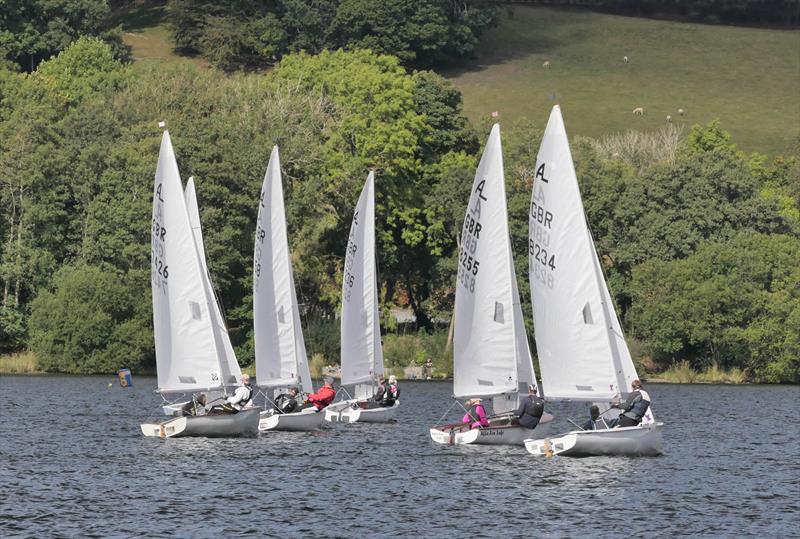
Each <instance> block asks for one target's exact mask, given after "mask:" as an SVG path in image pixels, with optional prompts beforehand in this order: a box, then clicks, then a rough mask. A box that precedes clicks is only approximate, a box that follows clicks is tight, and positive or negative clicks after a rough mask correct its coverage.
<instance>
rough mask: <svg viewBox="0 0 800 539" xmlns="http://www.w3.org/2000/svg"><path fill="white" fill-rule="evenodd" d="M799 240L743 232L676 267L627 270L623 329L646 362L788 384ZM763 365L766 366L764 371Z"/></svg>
mask: <svg viewBox="0 0 800 539" xmlns="http://www.w3.org/2000/svg"><path fill="white" fill-rule="evenodd" d="M798 256H800V239H798V238H796V237H792V236H783V235H769V236H768V235H764V234H756V233H750V232H743V233H740V234H738V235H737V236H735V237H733V238H731V239H730V240H728V241H724V242H715V243H707V244H704V245H703V246H701V247H700V248H699V249H698V250H697V252H696V253H694V254H693V255H691V256H689V257H687V258H685V259H683V260H673V261H670V262H662V261H660V260H658V259H651V260H649V261H647V262H645V263H643V264H641V265H640V266H637V267H636V268H635V269H634V276H633V282H632V285H631V288H632V291H633V307H632V308H631V311H630V317H629V318H630V320H629V321H630V323H631V326H632V328H633V329H634V332H635V335H636V336H637V337H639V338H642V339H646V340H647V343H648V346H649V348H650V352H651V353H652V355H653V357H654V359H655V360H656V361H657V362H658V363H660V364H661V365H662V366H663V365H669V364H671V363H672V362H674V361H677V360H679V359H681V358H686V359H688V360H690V361H691V364H692V366H693V367H695V368H704V367H707V366H709V365H710V364H711V363H712V362H713V363H714V364H717V365H719V366H721V367H723V368H730V367H734V366H738V367H741V368H743V369H745V370H746V371H747V372H748V373H749V374H750V376H752V377H753V378H755V379H756V380H767V381H784V382H789V381H796V380H797V377H798V375H800V370H798V366H800V365H799V364H798V362H797V354H796V353H795V352H796V343H797V342H798V332H799V331H800V329H798V328H799V326H797V325H792V324H791V321H792V320H793V319H794V318H796V317H797V314H796V313H797V312H798V309H799V308H800V286H799V285H800V270H799V269H798V266H797V260H798ZM771 364H774V365H773V366H771V367H770V365H771Z"/></svg>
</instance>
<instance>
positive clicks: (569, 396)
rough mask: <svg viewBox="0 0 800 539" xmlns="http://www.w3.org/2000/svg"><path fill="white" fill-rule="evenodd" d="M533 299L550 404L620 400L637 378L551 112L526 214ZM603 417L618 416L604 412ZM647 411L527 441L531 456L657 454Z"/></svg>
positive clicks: (557, 116) (558, 121)
mask: <svg viewBox="0 0 800 539" xmlns="http://www.w3.org/2000/svg"><path fill="white" fill-rule="evenodd" d="M528 245H529V253H528V261H529V266H530V280H531V297H532V301H533V314H534V330H535V337H536V349H537V351H538V356H539V367H540V368H541V371H542V372H541V374H542V384H543V386H544V390H545V393H546V395H547V398H548V399H549V400H569V401H586V402H594V403H597V404H598V406H599V407H600V409H601V410H604V409H608V408H610V403H611V402H613V401H615V400H618V399H622V398H625V397H626V396H627V392H628V391H629V388H630V387H631V382H632V381H633V380H635V379H637V375H636V369H635V368H634V366H633V361H632V360H631V355H630V352H629V350H628V346H627V344H626V342H625V337H624V335H623V333H622V327H621V326H620V323H619V319H618V318H617V314H616V311H615V310H614V304H613V302H612V301H611V296H610V294H609V291H608V287H607V286H606V280H605V277H604V275H603V270H602V267H601V265H600V260H599V258H598V256H597V251H596V249H595V245H594V241H593V240H592V236H591V232H590V230H589V226H588V224H587V221H586V216H585V214H584V209H583V202H582V201H581V194H580V190H579V188H578V180H577V178H576V176H575V168H574V166H573V163H572V155H571V153H570V149H569V141H568V140H567V133H566V130H565V128H564V120H563V119H562V117H561V109H560V107H559V106H558V105H556V106H555V107H553V110H552V112H551V113H550V119H549V121H548V123H547V128H546V129H545V133H544V138H543V139H542V144H541V147H540V149H539V155H538V158H537V161H536V177H535V179H534V183H533V191H532V195H531V205H530V213H529V242H528ZM607 412H608V413H607V414H606V417H610V416H611V414H613V415H616V413H617V411H616V410H608V411H607ZM662 425H663V424H662V423H656V422H655V420H654V418H653V414H652V410H648V412H647V414H646V415H645V416H644V418H643V420H642V423H641V425H639V426H635V427H625V428H613V429H601V430H592V431H584V430H577V431H572V432H568V433H566V434H563V435H560V436H557V437H554V438H546V439H529V440H525V447H526V448H527V450H528V451H529V452H530V453H533V454H534V455H553V454H560V455H569V456H588V455H656V454H659V453H661V427H662Z"/></svg>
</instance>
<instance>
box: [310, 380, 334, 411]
mask: <svg viewBox="0 0 800 539" xmlns="http://www.w3.org/2000/svg"><path fill="white" fill-rule="evenodd" d="M335 398H336V390H335V389H333V378H331V377H330V376H328V377H326V378H325V383H324V385H323V386H322V387H321V388H319V391H317V392H316V393H312V394H311V395H309V396H308V401H306V403H305V404H304V405H303V407H304V408H309V407H311V406H314V407H315V408H316V409H317V410H322V409H323V408H325V407H326V406H328V405H329V404H330V403H332V402H333V399H335Z"/></svg>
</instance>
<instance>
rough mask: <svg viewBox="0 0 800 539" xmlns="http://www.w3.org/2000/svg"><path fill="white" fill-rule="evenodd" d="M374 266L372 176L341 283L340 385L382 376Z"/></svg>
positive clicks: (361, 200) (371, 175) (352, 232)
mask: <svg viewBox="0 0 800 539" xmlns="http://www.w3.org/2000/svg"><path fill="white" fill-rule="evenodd" d="M377 277H378V275H377V268H376V263H375V174H374V173H373V172H370V173H369V176H367V181H366V182H365V184H364V188H363V189H362V191H361V195H360V196H359V198H358V203H357V204H356V209H355V212H354V214H353V221H352V223H351V225H350V234H349V236H348V241H347V253H346V255H345V261H344V275H343V279H342V319H341V366H342V385H350V384H360V383H364V382H370V381H373V380H374V379H375V377H376V376H379V375H382V374H383V348H382V346H381V333H380V318H379V312H378V307H379V303H378V282H377Z"/></svg>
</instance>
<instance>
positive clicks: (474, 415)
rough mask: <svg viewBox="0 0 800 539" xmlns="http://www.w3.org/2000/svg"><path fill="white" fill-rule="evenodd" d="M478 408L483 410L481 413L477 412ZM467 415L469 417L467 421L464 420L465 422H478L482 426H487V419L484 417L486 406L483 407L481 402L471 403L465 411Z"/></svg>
mask: <svg viewBox="0 0 800 539" xmlns="http://www.w3.org/2000/svg"><path fill="white" fill-rule="evenodd" d="M478 408H480V409H481V410H483V415H480V414H479V413H478ZM467 417H468V418H469V421H465V423H467V422H468V423H470V424H472V423H480V424H481V426H483V427H488V426H489V419H488V418H487V417H486V408H484V407H483V404H474V405H472V406H471V407H470V409H469V411H468V412H467Z"/></svg>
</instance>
